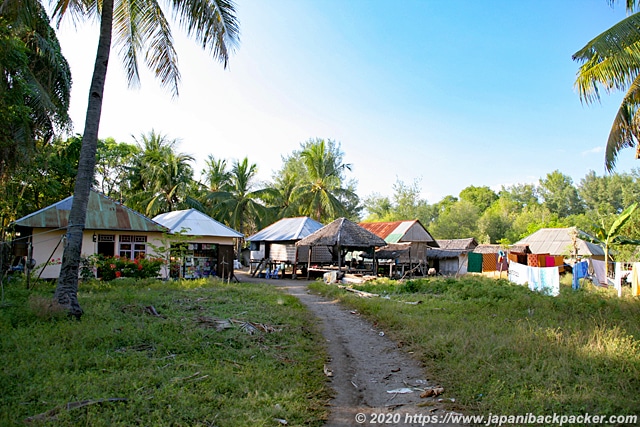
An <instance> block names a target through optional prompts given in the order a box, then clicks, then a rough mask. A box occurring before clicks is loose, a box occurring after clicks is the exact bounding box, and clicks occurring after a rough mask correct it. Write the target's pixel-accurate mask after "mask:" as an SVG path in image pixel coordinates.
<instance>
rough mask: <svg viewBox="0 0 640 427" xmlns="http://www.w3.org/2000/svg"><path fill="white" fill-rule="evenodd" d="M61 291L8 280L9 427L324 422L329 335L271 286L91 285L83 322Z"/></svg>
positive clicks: (5, 421)
mask: <svg viewBox="0 0 640 427" xmlns="http://www.w3.org/2000/svg"><path fill="white" fill-rule="evenodd" d="M52 292H53V285H50V284H49V285H45V284H40V285H38V287H37V288H36V289H35V290H32V291H26V290H25V289H24V285H23V284H22V283H19V282H13V283H11V284H9V285H8V286H7V285H6V286H5V300H4V305H3V306H2V308H0V352H1V354H2V371H1V372H2V374H1V375H0V396H1V399H0V425H3V426H11V425H24V422H25V420H29V419H34V418H35V420H36V421H37V420H39V419H40V420H44V421H50V420H56V422H55V425H56V426H78V425H90V426H131V425H141V426H156V425H163V426H165V425H166V426H168V425H171V426H189V427H191V426H214V425H215V426H247V425H251V426H274V425H279V424H280V423H282V421H280V420H286V422H287V423H288V425H290V426H301V425H305V426H318V425H321V424H322V420H323V419H324V418H325V417H326V415H327V408H326V403H327V401H328V399H329V397H330V396H329V390H328V387H327V382H326V377H325V376H324V374H323V364H324V363H325V361H326V354H325V353H324V349H323V348H322V347H321V346H320V345H319V344H318V343H322V342H323V340H321V339H320V338H319V335H318V331H317V330H316V329H315V328H314V326H313V325H314V324H315V322H314V321H313V319H311V318H310V315H309V313H308V312H307V311H306V310H305V309H304V308H303V306H302V305H301V304H300V303H299V301H298V300H297V299H295V298H293V297H291V296H288V295H284V294H282V293H280V292H278V291H276V290H274V289H273V288H272V287H269V286H261V285H252V284H222V283H220V282H214V281H189V282H171V283H162V282H158V281H140V282H134V281H129V280H117V281H114V282H111V283H104V284H103V283H99V282H94V283H90V284H82V285H81V291H80V293H79V300H80V304H81V306H82V307H83V309H84V310H85V315H84V316H83V318H82V320H81V321H79V322H78V321H73V320H69V319H67V318H66V317H65V316H64V315H63V314H61V313H59V312H56V310H55V309H53V308H51V307H50V306H49V301H50V299H51V295H52ZM228 319H233V320H234V321H233V322H227V321H225V320H228ZM251 332H252V333H251ZM103 399H112V400H103ZM117 399H122V400H117ZM68 404H70V406H71V407H74V408H75V409H70V410H67V409H66V408H65V405H68ZM30 417H34V418H30Z"/></svg>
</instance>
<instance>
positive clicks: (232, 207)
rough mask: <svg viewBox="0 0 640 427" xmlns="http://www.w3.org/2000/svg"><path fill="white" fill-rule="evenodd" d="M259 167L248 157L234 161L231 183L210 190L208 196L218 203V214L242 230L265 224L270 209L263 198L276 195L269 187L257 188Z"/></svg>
mask: <svg viewBox="0 0 640 427" xmlns="http://www.w3.org/2000/svg"><path fill="white" fill-rule="evenodd" d="M257 173H258V166H256V164H255V163H249V159H248V158H247V157H245V158H244V159H242V161H237V160H236V161H234V162H233V165H232V167H231V171H230V179H229V184H228V185H227V186H225V187H224V188H223V189H222V190H220V191H215V192H210V193H209V195H208V198H209V199H210V200H213V201H215V202H216V206H215V209H216V213H217V214H218V215H217V216H218V217H219V218H223V220H224V221H225V222H226V223H227V224H229V226H230V227H232V228H234V229H236V230H237V231H239V232H240V233H245V232H247V231H256V230H257V228H259V227H261V226H263V225H265V224H264V220H265V219H266V218H268V217H269V209H268V208H267V207H265V206H264V204H263V203H262V201H261V199H262V198H264V197H265V196H266V195H268V194H271V195H273V190H272V189H270V188H259V189H256V188H255V185H256V184H255V178H256V175H257Z"/></svg>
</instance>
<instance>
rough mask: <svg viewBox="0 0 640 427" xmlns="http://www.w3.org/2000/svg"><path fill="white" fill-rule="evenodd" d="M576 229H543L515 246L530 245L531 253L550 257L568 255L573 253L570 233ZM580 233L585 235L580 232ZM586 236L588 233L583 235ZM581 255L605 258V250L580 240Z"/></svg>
mask: <svg viewBox="0 0 640 427" xmlns="http://www.w3.org/2000/svg"><path fill="white" fill-rule="evenodd" d="M572 230H575V229H574V228H541V229H540V230H538V231H536V232H535V233H533V234H531V235H529V236H527V237H525V238H524V239H521V240H519V241H517V242H516V243H514V244H515V245H521V244H526V245H529V249H530V250H531V253H534V254H550V255H558V256H560V255H568V254H570V253H571V251H572V246H573V243H572V241H571V234H570V231H572ZM579 233H583V232H582V231H579ZM583 234H586V233H583ZM577 244H578V254H579V255H595V256H604V250H603V249H602V248H601V247H600V246H598V245H596V244H593V243H590V242H587V241H585V240H582V239H580V238H578V239H577Z"/></svg>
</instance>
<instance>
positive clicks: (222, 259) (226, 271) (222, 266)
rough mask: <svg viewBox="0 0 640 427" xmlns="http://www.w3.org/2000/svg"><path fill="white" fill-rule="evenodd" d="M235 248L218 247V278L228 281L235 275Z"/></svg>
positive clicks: (228, 246) (227, 246)
mask: <svg viewBox="0 0 640 427" xmlns="http://www.w3.org/2000/svg"><path fill="white" fill-rule="evenodd" d="M233 260H234V256H233V246H230V245H219V246H218V276H220V277H222V278H223V279H228V278H230V277H231V276H232V275H233Z"/></svg>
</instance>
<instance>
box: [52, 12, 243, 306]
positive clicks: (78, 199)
mask: <svg viewBox="0 0 640 427" xmlns="http://www.w3.org/2000/svg"><path fill="white" fill-rule="evenodd" d="M54 1H55V2H56V5H55V8H54V16H57V17H58V23H59V22H60V20H61V19H62V17H63V16H64V15H66V14H67V13H72V14H74V15H76V16H77V17H80V18H82V19H86V18H96V17H97V15H98V14H99V15H100V39H99V42H98V49H97V54H96V61H95V67H94V71H93V77H92V81H91V86H90V89H89V102H88V106H87V115H86V119H85V128H84V132H83V136H82V150H81V153H80V161H79V165H78V175H77V179H76V185H75V189H74V197H73V203H72V206H71V212H70V214H69V226H68V228H67V245H66V247H65V250H64V253H63V257H62V265H61V269H60V278H59V280H58V285H57V287H56V292H55V296H54V298H55V300H56V301H57V302H58V303H59V304H60V305H62V306H63V307H65V308H66V309H67V311H68V312H69V314H71V315H74V316H75V317H76V318H80V316H81V315H82V309H81V308H80V305H79V304H78V299H77V293H78V268H79V265H80V252H81V249H82V230H83V229H84V224H85V219H86V212H87V203H88V201H89V193H90V190H91V183H92V181H93V174H94V168H95V157H96V147H97V142H98V128H99V125H100V116H101V110H102V98H103V93H104V83H105V77H106V75H107V64H108V62H109V54H110V51H111V41H112V35H113V30H114V29H115V32H116V33H115V34H116V43H117V44H118V45H119V46H120V50H119V51H120V53H121V54H122V56H123V62H124V64H125V68H126V70H127V75H128V78H129V82H130V83H131V84H132V85H136V84H137V83H138V82H139V75H138V58H139V57H141V56H142V57H144V58H145V60H146V63H147V65H148V66H149V68H151V69H152V70H153V71H154V72H155V74H156V76H157V77H158V78H159V79H160V82H161V83H162V85H163V86H168V87H169V88H170V90H171V91H172V93H173V95H174V96H176V95H178V83H179V81H180V73H179V71H178V62H177V55H176V52H175V50H174V47H173V38H172V35H171V29H170V26H169V23H168V21H167V19H166V17H165V14H164V12H163V9H162V8H161V7H160V4H159V3H158V1H157V0H117V3H115V9H114V0H102V1H100V0H54ZM167 4H168V5H169V7H170V8H171V9H172V11H173V12H174V16H176V18H177V21H178V23H179V25H181V26H182V27H183V28H184V29H185V30H186V32H187V34H188V35H189V36H192V37H194V38H195V39H196V41H197V42H199V43H200V44H201V45H202V47H203V48H208V49H209V51H210V53H211V54H212V56H213V58H214V59H217V60H219V61H220V62H222V64H223V66H224V67H225V68H226V66H227V62H228V60H229V54H230V52H231V51H232V50H233V49H234V48H235V46H236V44H237V41H238V31H239V28H238V23H237V20H236V17H235V16H234V13H235V10H234V4H233V3H232V1H231V0H207V1H201V0H173V1H172V2H168V3H167ZM114 12H115V13H114Z"/></svg>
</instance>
